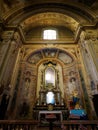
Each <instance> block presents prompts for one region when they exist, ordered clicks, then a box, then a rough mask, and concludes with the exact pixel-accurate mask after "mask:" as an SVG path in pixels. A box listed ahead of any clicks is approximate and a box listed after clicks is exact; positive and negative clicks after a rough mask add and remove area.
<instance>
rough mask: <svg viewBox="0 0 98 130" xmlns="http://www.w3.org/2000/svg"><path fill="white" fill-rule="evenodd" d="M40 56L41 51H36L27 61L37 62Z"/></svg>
mask: <svg viewBox="0 0 98 130" xmlns="http://www.w3.org/2000/svg"><path fill="white" fill-rule="evenodd" d="M42 58H43V57H42V55H41V52H36V53H34V54H32V55H31V56H30V57H29V58H28V62H29V63H31V64H37V63H38V62H39V61H40V60H41V59H42Z"/></svg>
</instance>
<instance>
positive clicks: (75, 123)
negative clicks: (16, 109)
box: [0, 120, 98, 130]
mask: <svg viewBox="0 0 98 130" xmlns="http://www.w3.org/2000/svg"><path fill="white" fill-rule="evenodd" d="M39 124H40V122H39V121H36V120H0V130H40V127H39V126H40V125H39ZM55 125H56V124H54V125H53V130H56V129H55ZM59 125H60V127H61V130H98V120H92V121H89V120H86V121H84V120H65V121H62V122H61V123H60V124H59Z"/></svg>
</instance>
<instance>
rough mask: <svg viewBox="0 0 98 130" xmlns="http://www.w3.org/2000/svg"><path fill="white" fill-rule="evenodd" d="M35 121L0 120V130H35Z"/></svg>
mask: <svg viewBox="0 0 98 130" xmlns="http://www.w3.org/2000/svg"><path fill="white" fill-rule="evenodd" d="M38 124H39V121H36V120H0V130H35V129H36V127H37V126H38Z"/></svg>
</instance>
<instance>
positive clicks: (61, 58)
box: [58, 51, 73, 64]
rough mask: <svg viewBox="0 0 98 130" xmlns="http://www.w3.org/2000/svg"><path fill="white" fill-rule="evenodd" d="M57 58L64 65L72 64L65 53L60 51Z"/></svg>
mask: <svg viewBox="0 0 98 130" xmlns="http://www.w3.org/2000/svg"><path fill="white" fill-rule="evenodd" d="M58 58H59V59H60V60H61V61H63V62H64V64H70V63H72V61H73V59H72V58H71V57H70V56H69V55H68V54H66V53H65V52H63V51H61V52H60V53H59V56H58Z"/></svg>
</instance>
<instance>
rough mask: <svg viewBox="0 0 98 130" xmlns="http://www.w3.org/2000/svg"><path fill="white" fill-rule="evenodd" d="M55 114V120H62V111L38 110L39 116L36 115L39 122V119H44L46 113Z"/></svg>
mask: <svg viewBox="0 0 98 130" xmlns="http://www.w3.org/2000/svg"><path fill="white" fill-rule="evenodd" d="M52 114H53V115H55V116H56V120H57V121H60V122H61V121H62V120H63V117H62V111H47V110H46V111H39V116H38V120H39V121H40V122H41V120H45V117H46V116H47V115H52Z"/></svg>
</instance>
